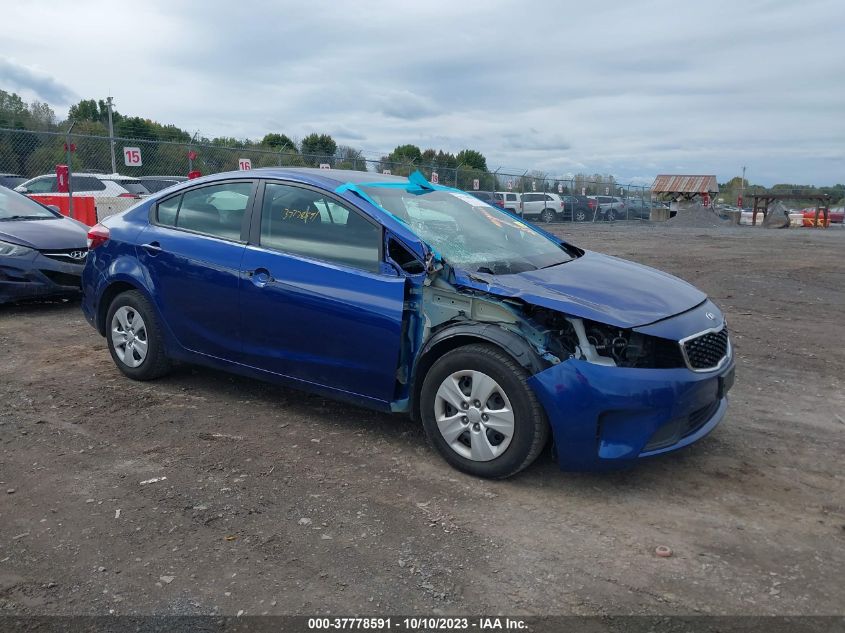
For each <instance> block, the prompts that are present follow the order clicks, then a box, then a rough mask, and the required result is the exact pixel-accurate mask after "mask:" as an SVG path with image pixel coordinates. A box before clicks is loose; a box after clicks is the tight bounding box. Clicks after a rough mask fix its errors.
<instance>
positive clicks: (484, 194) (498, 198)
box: [467, 191, 505, 209]
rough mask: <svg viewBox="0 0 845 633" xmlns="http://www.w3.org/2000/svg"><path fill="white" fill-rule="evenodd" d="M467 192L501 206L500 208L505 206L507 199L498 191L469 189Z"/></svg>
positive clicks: (488, 202) (495, 205)
mask: <svg viewBox="0 0 845 633" xmlns="http://www.w3.org/2000/svg"><path fill="white" fill-rule="evenodd" d="M467 193H468V194H469V195H471V196H472V197H474V198H478V199H479V200H482V201H483V202H486V203H487V204H491V205H493V206H494V207H499V208H500V209H504V208H505V201H504V199H503V198H502V194H500V193H496V192H495V191H467Z"/></svg>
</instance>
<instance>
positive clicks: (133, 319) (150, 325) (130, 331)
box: [106, 290, 171, 380]
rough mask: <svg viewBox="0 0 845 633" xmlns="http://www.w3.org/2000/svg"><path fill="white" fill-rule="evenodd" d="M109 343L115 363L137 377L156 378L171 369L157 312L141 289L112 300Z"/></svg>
mask: <svg viewBox="0 0 845 633" xmlns="http://www.w3.org/2000/svg"><path fill="white" fill-rule="evenodd" d="M106 342H107V344H108V346H109V353H110V354H111V357H112V360H113V361H114V364H115V365H117V368H118V369H119V370H120V371H121V372H123V374H124V375H125V376H127V377H129V378H132V379H133V380H153V379H154V378H159V377H161V376H164V375H165V374H166V373H168V372H169V371H170V369H171V363H170V359H168V358H167V354H166V353H165V350H164V337H163V336H162V334H161V326H160V324H159V321H158V316H157V315H156V311H155V309H154V308H153V307H152V305H151V304H150V302H149V301H147V298H146V297H144V295H142V294H141V293H140V292H138V291H137V290H129V291H127V292H122V293H121V294H119V295H117V296H116V297H115V298H114V300H113V301H112V302H111V305H110V306H109V309H108V313H107V317H106ZM142 343H143V344H144V345H143V346H142V345H141V344H142ZM142 351H143V353H142Z"/></svg>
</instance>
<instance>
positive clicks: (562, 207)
mask: <svg viewBox="0 0 845 633" xmlns="http://www.w3.org/2000/svg"><path fill="white" fill-rule="evenodd" d="M560 208H561V209H566V204H565V203H564V202H563V200H561V201H560Z"/></svg>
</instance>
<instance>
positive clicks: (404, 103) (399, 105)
mask: <svg viewBox="0 0 845 633" xmlns="http://www.w3.org/2000/svg"><path fill="white" fill-rule="evenodd" d="M379 102H380V103H381V112H382V114H384V115H385V116H389V117H394V118H397V119H406V120H415V119H422V118H425V117H429V116H433V115H435V114H437V111H438V110H437V107H436V106H435V104H434V102H433V101H432V100H431V99H428V98H426V97H421V96H419V95H416V94H414V93H412V92H410V91H408V90H393V91H390V92H389V93H388V94H385V95H383V96H382V97H381V98H380V99H379Z"/></svg>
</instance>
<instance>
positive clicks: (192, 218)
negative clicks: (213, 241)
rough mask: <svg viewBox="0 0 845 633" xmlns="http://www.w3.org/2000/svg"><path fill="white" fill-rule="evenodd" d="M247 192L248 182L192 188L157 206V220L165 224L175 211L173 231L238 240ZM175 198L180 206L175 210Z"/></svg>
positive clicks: (250, 190)
mask: <svg viewBox="0 0 845 633" xmlns="http://www.w3.org/2000/svg"><path fill="white" fill-rule="evenodd" d="M250 193H252V183H251V182H230V183H225V184H222V185H211V186H209V187H200V188H199V189H192V190H190V191H186V192H185V193H184V194H182V195H181V196H177V197H176V198H171V199H169V200H166V201H165V202H164V203H162V204H160V205H159V208H158V214H159V221H160V222H161V223H162V224H167V223H168V220H169V218H170V217H171V215H170V214H172V213H174V212H175V226H176V228H180V229H186V230H188V231H196V232H197V233H205V234H206V235H213V236H215V237H222V238H224V239H227V240H239V239H241V226H242V225H243V220H244V213H245V212H246V208H247V205H248V203H249V196H250ZM178 199H181V203H179V204H178V207H176V208H174V205H176V201H177V200H178ZM168 205H169V206H168Z"/></svg>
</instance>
